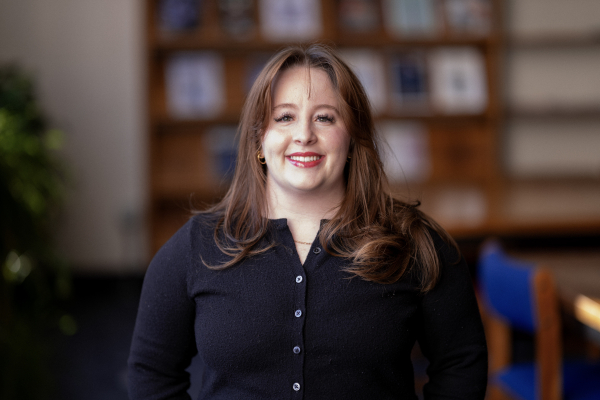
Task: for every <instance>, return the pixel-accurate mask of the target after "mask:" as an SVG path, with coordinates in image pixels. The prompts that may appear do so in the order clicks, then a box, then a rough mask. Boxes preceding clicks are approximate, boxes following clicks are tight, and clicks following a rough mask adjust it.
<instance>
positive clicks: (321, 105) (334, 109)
mask: <svg viewBox="0 0 600 400" xmlns="http://www.w3.org/2000/svg"><path fill="white" fill-rule="evenodd" d="M321 108H327V109H329V110H333V111H335V112H336V113H338V114H339V113H340V112H339V110H338V109H337V108H336V107H334V106H332V105H330V104H319V105H317V106H315V107H314V109H315V110H319V109H321Z"/></svg>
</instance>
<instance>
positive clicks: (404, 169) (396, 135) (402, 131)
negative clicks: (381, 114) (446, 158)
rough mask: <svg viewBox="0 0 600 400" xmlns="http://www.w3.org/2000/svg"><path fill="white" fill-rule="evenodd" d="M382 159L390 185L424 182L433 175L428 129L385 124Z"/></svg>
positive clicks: (415, 124)
mask: <svg viewBox="0 0 600 400" xmlns="http://www.w3.org/2000/svg"><path fill="white" fill-rule="evenodd" d="M377 128H378V130H379V132H380V133H381V137H382V139H383V141H384V146H383V150H382V159H383V164H384V169H385V172H386V175H387V177H388V179H389V180H390V183H392V184H402V183H406V182H417V183H419V182H424V181H426V180H427V179H428V178H429V176H430V174H431V169H432V167H431V155H430V151H429V136H428V132H427V128H426V127H425V125H424V124H422V123H419V122H398V121H382V122H380V123H379V124H378V127H377Z"/></svg>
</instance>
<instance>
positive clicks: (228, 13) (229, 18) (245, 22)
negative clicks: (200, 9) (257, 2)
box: [218, 0, 255, 40]
mask: <svg viewBox="0 0 600 400" xmlns="http://www.w3.org/2000/svg"><path fill="white" fill-rule="evenodd" d="M218 6H219V22H220V24H221V29H223V31H224V32H225V33H226V34H228V35H229V36H231V37H233V38H235V39H237V40H250V39H252V37H253V32H254V28H255V23H254V1H253V0H218Z"/></svg>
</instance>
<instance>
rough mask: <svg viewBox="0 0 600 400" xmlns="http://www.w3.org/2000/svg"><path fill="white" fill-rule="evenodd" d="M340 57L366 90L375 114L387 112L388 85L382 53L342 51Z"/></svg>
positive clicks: (362, 50) (363, 50) (357, 50)
mask: <svg viewBox="0 0 600 400" xmlns="http://www.w3.org/2000/svg"><path fill="white" fill-rule="evenodd" d="M340 56H341V57H342V59H343V60H344V61H345V62H346V63H347V64H348V65H349V66H350V68H352V70H353V71H354V73H355V74H356V76H357V77H358V79H359V80H360V82H361V83H362V85H363V87H364V88H365V92H367V96H368V97H369V101H370V102H371V106H372V108H373V112H374V114H376V115H377V114H380V113H382V112H383V111H385V108H386V105H387V95H386V93H387V85H386V80H385V63H384V60H383V56H382V55H381V53H379V52H377V51H375V50H368V49H356V50H342V51H340Z"/></svg>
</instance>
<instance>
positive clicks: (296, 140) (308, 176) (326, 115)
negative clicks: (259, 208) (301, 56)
mask: <svg viewBox="0 0 600 400" xmlns="http://www.w3.org/2000/svg"><path fill="white" fill-rule="evenodd" d="M272 105H273V108H272V110H271V119H270V121H269V125H268V127H267V130H266V132H265V134H264V136H263V138H262V151H263V154H264V157H265V160H266V163H267V184H268V185H269V187H270V189H271V190H275V191H280V192H281V191H283V192H285V193H286V194H296V195H301V194H319V193H323V194H328V195H331V194H333V193H335V191H339V194H342V195H343V193H344V191H345V182H344V167H345V165H346V159H347V157H348V149H349V147H350V135H349V134H348V132H347V131H346V127H345V126H344V122H343V121H342V118H341V114H340V105H339V104H338V101H337V96H336V93H335V90H334V88H333V85H332V83H331V80H330V79H329V76H328V75H327V73H326V72H325V71H323V70H321V69H315V68H311V69H310V78H309V71H308V69H307V68H306V67H301V66H298V67H292V68H290V69H286V70H284V71H282V72H280V73H279V75H278V76H277V78H276V79H275V81H274V82H273V88H272ZM332 191H333V192H332Z"/></svg>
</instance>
